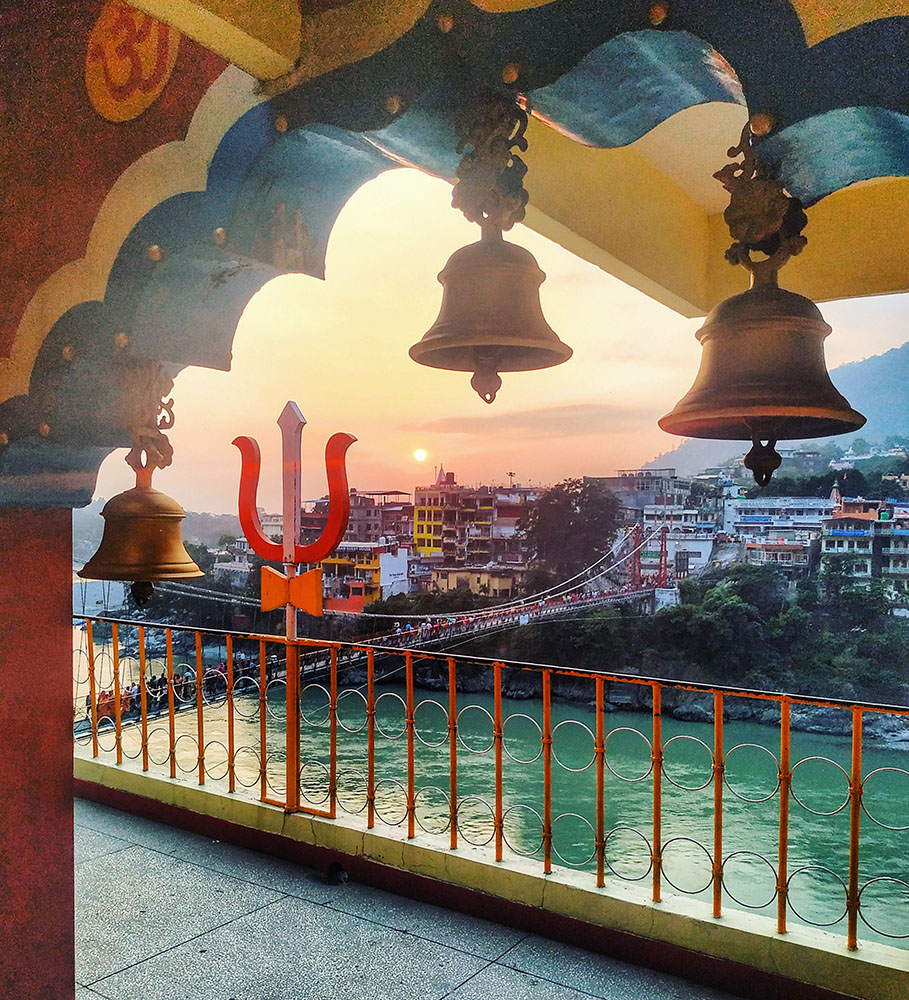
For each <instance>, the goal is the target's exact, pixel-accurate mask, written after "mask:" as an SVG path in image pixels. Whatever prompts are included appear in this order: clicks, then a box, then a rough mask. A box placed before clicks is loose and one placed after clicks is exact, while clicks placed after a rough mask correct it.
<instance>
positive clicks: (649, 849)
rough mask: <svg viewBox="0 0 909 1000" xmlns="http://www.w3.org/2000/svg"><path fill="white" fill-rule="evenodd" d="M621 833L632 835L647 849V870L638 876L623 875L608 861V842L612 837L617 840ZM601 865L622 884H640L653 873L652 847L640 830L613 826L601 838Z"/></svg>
mask: <svg viewBox="0 0 909 1000" xmlns="http://www.w3.org/2000/svg"><path fill="white" fill-rule="evenodd" d="M623 833H631V834H634V836H635V837H638V838H640V840H642V841H643V843H644V846H645V847H646V848H647V868H646V870H645V871H644V872H642V873H641V874H640V875H623V874H622V872H620V871H619V870H618V869H617V868H616V866H615V865H614V864H613V863H612V861H610V860H609V842H610V841H611V840H612V838H613V837H615V838H618V837H619V836H621V835H622V834H623ZM603 863H604V864H605V865H606V867H607V868H608V869H609V870H610V871H611V872H612V874H613V875H615V877H616V878H620V879H622V881H623V882H640V881H641V880H642V879H645V878H647V876H648V875H649V874H650V873H651V872H652V871H653V845H652V844H651V843H650V841H649V840H648V839H647V837H646V836H645V835H644V834H643V833H641V831H640V830H636V829H635V828H634V827H633V826H628V825H627V824H625V823H620V824H619V825H618V826H614V827H613V828H612V829H611V830H610V831H609V833H607V834H606V836H605V837H604V838H603Z"/></svg>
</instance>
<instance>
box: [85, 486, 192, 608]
mask: <svg viewBox="0 0 909 1000" xmlns="http://www.w3.org/2000/svg"><path fill="white" fill-rule="evenodd" d="M101 516H102V517H103V518H104V534H103V536H102V538H101V545H100V546H99V547H98V551H97V552H96V553H95V554H94V555H93V556H92V557H91V559H89V561H88V562H87V563H86V564H85V566H83V568H82V569H81V570H80V571H79V576H81V577H82V578H83V579H86V580H132V581H136V583H134V585H133V597H134V598H135V599H136V603H138V604H142V603H145V602H147V601H148V599H149V598H150V597H151V593H152V589H153V587H152V584H153V582H154V581H157V580H184V579H190V578H192V577H198V576H204V575H205V574H204V573H203V572H202V570H200V569H199V567H198V566H197V565H196V564H195V563H194V562H193V560H192V559H191V558H190V556H189V553H188V552H187V551H186V549H185V548H184V547H183V538H182V536H181V534H180V522H181V521H182V520H183V518H184V517H185V516H186V514H185V513H184V511H183V508H182V507H181V506H180V504H178V503H177V501H176V500H172V499H171V498H170V497H169V496H167V494H165V493H162V492H161V491H160V490H156V489H153V488H152V487H151V486H150V485H143V484H142V483H141V480H140V483H139V484H138V485H136V486H134V487H133V488H132V489H131V490H127V491H126V492H125V493H120V494H118V495H117V496H115V497H112V498H111V499H110V500H108V502H107V503H106V504H105V505H104V509H103V510H102V511H101Z"/></svg>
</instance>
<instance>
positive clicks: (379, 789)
mask: <svg viewBox="0 0 909 1000" xmlns="http://www.w3.org/2000/svg"><path fill="white" fill-rule="evenodd" d="M386 787H387V788H396V789H397V790H398V791H399V792H400V793H401V797H402V798H403V805H402V807H401V815H400V816H398V817H397V819H394V818H390V817H389V816H388V815H387V814H386V813H385V812H383V809H386V808H387V807H388V806H389V805H390V804H391V803H390V801H388V800H385V801H383V800H384V799H385V792H384V789H385V788H386ZM375 796H376V798H375V803H374V805H373V809H374V810H375V814H376V816H378V817H379V819H380V820H381V821H382V822H383V823H384V824H385V825H386V826H400V825H401V824H402V823H403V822H404V820H405V818H406V817H407V789H405V787H404V785H403V784H401V782H400V781H398V779H397V778H382V779H381V780H380V781H377V782H376V785H375Z"/></svg>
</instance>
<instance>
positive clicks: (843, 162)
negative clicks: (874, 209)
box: [758, 108, 909, 206]
mask: <svg viewBox="0 0 909 1000" xmlns="http://www.w3.org/2000/svg"><path fill="white" fill-rule="evenodd" d="M758 152H759V154H760V156H761V158H762V159H763V160H764V161H765V162H766V163H767V164H768V165H769V166H770V168H771V170H772V171H773V172H774V173H775V174H776V175H777V176H778V177H780V178H781V179H782V180H783V182H784V183H785V185H786V187H787V188H788V189H789V192H790V194H792V195H794V196H795V197H796V198H799V199H800V200H801V202H802V204H803V205H805V206H809V205H813V204H814V203H815V202H817V201H820V199H821V198H824V197H826V196H827V195H828V194H832V193H833V192H834V191H839V190H840V189H841V188H844V187H848V186H849V185H850V184H855V183H856V182H858V181H864V180H871V179H873V178H875V177H905V176H907V175H909V115H904V114H898V113H897V112H895V111H888V110H886V109H884V108H837V109H835V110H833V111H828V112H827V113H826V114H823V115H818V116H817V117H815V118H807V119H805V120H804V121H800V122H797V123H796V124H795V125H790V126H789V127H788V128H785V129H782V130H781V131H780V132H778V133H775V134H773V135H770V136H768V137H767V138H766V139H763V140H761V142H760V144H759V146H758Z"/></svg>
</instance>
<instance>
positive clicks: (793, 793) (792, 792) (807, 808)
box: [789, 756, 849, 926]
mask: <svg viewBox="0 0 909 1000" xmlns="http://www.w3.org/2000/svg"><path fill="white" fill-rule="evenodd" d="M812 760H820V761H823V762H824V763H825V764H830V765H832V766H833V767H835V768H836V769H837V770H838V771H839V772H840V774H842V776H843V778H844V779H845V781H846V797H845V798H844V799H843V801H842V802H841V803H840V804H839V805H838V806H837V807H836V809H829V810H823V809H812V808H811V806H807V805H805V803H804V802H803V801H802V800H801V799H800V798H799V797H798V794H797V793H796V790H795V774H796V771H798V769H799V768H800V767H801V766H802V765H803V764H807V763H808V762H809V761H812ZM789 773H790V775H791V777H792V782H791V784H790V787H789V794H790V795H791V796H792V797H793V798H794V799H795V801H796V802H798V804H799V805H800V806H801V807H802V808H803V809H804V810H805V812H809V813H811V814H812V816H836V814H837V813H840V812H842V811H843V810H844V809H845V808H846V806H847V805H849V775H848V774H847V773H846V770H845V769H844V768H843V767H842V766H841V765H840V764H837V762H836V761H835V760H831V759H830V758H829V757H818V756H814V757H803V758H802V759H801V760H800V761H799V762H798V763H797V764H793V766H792V770H791V771H790V772H789ZM802 794H804V792H803V793H802ZM820 926H826V924H824V925H820Z"/></svg>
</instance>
